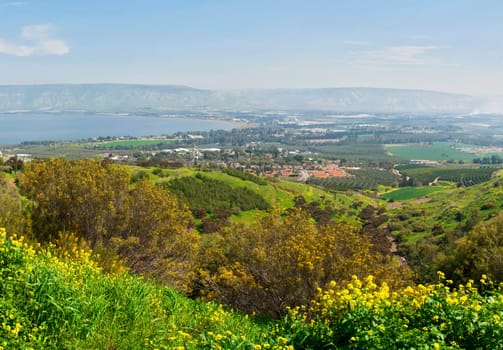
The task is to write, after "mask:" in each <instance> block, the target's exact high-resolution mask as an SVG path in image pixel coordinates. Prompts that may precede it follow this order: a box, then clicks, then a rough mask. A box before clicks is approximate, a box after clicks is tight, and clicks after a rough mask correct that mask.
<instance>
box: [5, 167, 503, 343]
mask: <svg viewBox="0 0 503 350" xmlns="http://www.w3.org/2000/svg"><path fill="white" fill-rule="evenodd" d="M423 169H424V167H422V168H418V167H411V166H409V167H405V168H403V169H402V171H404V172H405V171H411V172H414V171H416V172H417V174H418V176H425V177H426V176H427V175H428V176H430V175H431V174H430V173H428V172H427V171H426V170H423ZM455 169H457V170H458V172H460V173H461V174H463V176H468V175H470V176H475V174H476V172H474V171H481V170H484V171H485V170H487V169H475V168H471V167H467V168H465V167H456V168H454V167H448V168H446V167H439V168H427V170H428V171H430V172H431V171H440V172H442V171H443V172H444V174H455V173H456V172H455V171H454V170H455ZM465 170H466V171H467V172H466V173H465V172H463V171H465ZM490 170H491V171H494V170H495V169H494V168H492V169H490ZM373 172H375V174H373V173H372V171H368V170H363V171H362V174H367V175H368V176H369V177H373V178H379V176H382V179H385V178H386V177H385V176H384V175H383V174H386V176H387V175H388V174H389V175H392V174H391V173H390V172H387V171H384V170H373ZM423 172H424V173H423ZM425 174H427V175H425ZM13 176H14V174H12V175H10V176H9V177H5V176H4V177H1V178H0V204H2V206H0V225H1V227H8V229H9V231H10V232H16V233H21V234H24V235H26V236H27V237H28V239H29V241H30V243H25V242H24V241H23V240H22V239H20V238H16V237H15V236H7V235H6V234H5V232H4V230H3V229H2V230H0V231H1V232H0V236H1V239H0V261H2V264H0V347H3V348H5V349H11V348H12V349H17V348H28V347H33V348H49V349H51V348H54V349H56V348H75V347H78V348H97V349H101V348H104V349H110V348H114V349H123V348H126V349H127V348H131V349H136V348H176V347H180V349H181V347H184V348H187V349H200V348H207V349H212V348H222V349H235V348H243V349H259V348H260V349H264V348H276V349H292V348H297V349H317V348H326V349H338V348H365V347H368V348H410V347H412V346H415V347H419V348H432V347H433V348H439V349H440V348H446V349H447V348H456V347H462V348H463V347H464V348H476V347H477V346H480V347H482V348H501V347H503V343H501V340H500V339H502V337H501V335H502V334H501V332H502V330H503V323H502V322H503V321H502V319H501V316H503V303H502V301H503V297H502V296H501V295H502V289H501V287H500V286H499V285H498V284H499V283H500V282H503V274H502V271H503V269H502V266H503V261H502V260H501V258H500V257H501V256H502V255H503V252H502V247H503V234H502V232H503V214H501V208H503V180H502V177H501V174H498V175H494V174H492V175H491V178H490V179H489V180H488V181H486V182H483V183H480V184H477V185H473V186H471V187H457V186H456V185H455V184H452V183H446V182H440V183H437V184H436V185H435V186H428V187H407V188H402V189H399V190H397V191H392V192H388V193H386V194H384V195H383V196H384V198H385V199H387V201H383V200H381V199H380V198H379V197H378V196H377V193H376V192H372V191H369V190H367V191H362V192H360V193H358V192H353V191H345V192H338V191H335V190H333V191H332V192H329V191H326V190H323V189H322V188H317V187H312V186H309V185H306V184H301V183H294V182H288V181H283V180H280V179H263V178H259V177H256V176H254V175H251V174H247V173H244V172H239V171H236V170H230V171H218V170H208V169H206V170H202V169H189V168H180V169H167V168H141V167H125V166H117V165H113V164H110V163H109V162H106V161H104V162H98V161H91V160H83V161H68V160H62V159H51V160H48V161H34V162H28V163H26V164H25V166H24V170H22V172H19V173H18V174H16V177H13ZM393 176H394V175H393ZM355 177H356V176H355ZM473 178H474V177H473ZM390 179H391V178H390ZM394 180H395V181H396V177H394ZM381 182H385V181H384V180H382V181H381ZM16 184H18V186H19V188H18V187H17V186H16ZM388 186H389V185H388ZM376 187H379V188H380V189H382V187H383V185H379V186H376ZM388 189H389V187H388ZM18 191H20V192H18ZM20 193H21V194H22V195H23V196H24V197H21V195H20ZM391 199H392V200H393V201H391ZM185 204H187V205H185ZM188 206H190V209H191V210H192V213H191V212H190V211H189V210H188V209H189V208H188ZM195 227H197V228H202V229H201V231H202V232H204V233H205V234H199V233H198V232H197V231H196V230H195ZM392 240H394V241H393V242H391V241H392ZM397 248H398V250H397ZM393 253H394V254H398V255H399V257H398V258H397V257H395V256H393ZM402 256H403V257H405V259H406V262H407V264H404V263H403V262H404V260H403V259H402V258H401V257H402ZM437 270H441V271H444V272H445V277H446V278H447V279H450V280H453V282H451V281H448V280H445V279H444V277H443V275H440V277H441V280H440V282H439V281H438V274H437ZM140 276H143V277H140ZM471 280H474V281H476V282H472V281H471ZM414 281H415V282H416V283H425V282H426V283H427V284H425V285H418V286H414ZM459 283H461V284H462V286H459V285H458V284H459ZM407 286H409V287H407ZM171 288H176V290H177V291H178V292H176V291H175V290H174V289H171ZM178 293H186V295H189V296H190V297H191V298H193V300H188V299H186V298H185V297H184V296H182V295H181V294H178ZM216 302H217V303H221V304H223V305H227V306H230V307H233V308H234V309H235V310H239V311H240V312H245V313H247V314H248V315H249V316H243V315H242V314H239V313H235V312H233V311H230V310H229V309H225V307H222V306H220V304H216ZM252 314H256V315H259V316H261V317H262V318H260V319H255V318H253V317H250V315H252Z"/></svg>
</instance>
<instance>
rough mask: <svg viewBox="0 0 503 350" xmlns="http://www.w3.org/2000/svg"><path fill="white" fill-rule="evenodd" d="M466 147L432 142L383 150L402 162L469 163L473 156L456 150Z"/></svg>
mask: <svg viewBox="0 0 503 350" xmlns="http://www.w3.org/2000/svg"><path fill="white" fill-rule="evenodd" d="M466 146H468V145H463V144H455V143H452V142H434V143H431V144H430V143H428V144H419V143H410V144H399V145H385V146H384V147H385V149H386V150H387V151H388V152H390V153H391V154H392V156H394V157H396V158H398V159H402V160H413V159H417V160H433V161H435V160H436V161H448V160H452V161H460V160H462V161H464V162H471V161H472V160H473V158H475V157H476V155H475V154H472V153H468V152H462V151H459V150H457V149H456V148H458V147H466Z"/></svg>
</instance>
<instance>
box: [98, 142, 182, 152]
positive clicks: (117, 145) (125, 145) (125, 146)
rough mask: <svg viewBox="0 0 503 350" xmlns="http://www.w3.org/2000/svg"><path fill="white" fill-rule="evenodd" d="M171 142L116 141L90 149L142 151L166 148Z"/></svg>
mask: <svg viewBox="0 0 503 350" xmlns="http://www.w3.org/2000/svg"><path fill="white" fill-rule="evenodd" d="M172 142H173V140H168V139H155V140H153V139H145V140H143V139H142V140H118V141H108V142H103V143H99V144H93V145H92V147H93V148H95V149H110V150H119V149H121V150H129V149H142V148H147V149H149V147H151V146H158V147H162V146H168V145H170V144H171V143H172Z"/></svg>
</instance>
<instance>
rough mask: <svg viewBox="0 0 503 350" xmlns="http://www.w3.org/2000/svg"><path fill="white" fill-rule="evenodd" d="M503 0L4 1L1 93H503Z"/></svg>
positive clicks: (1, 0)
mask: <svg viewBox="0 0 503 350" xmlns="http://www.w3.org/2000/svg"><path fill="white" fill-rule="evenodd" d="M502 14H503V1H499V0H493V1H488V0H478V1H476V0H472V1H468V0H435V1H433V0H414V1H413V0H410V1H408V0H400V1H395V0H381V1H379V0H375V1H371V0H367V1H365V0H331V1H321V0H305V1H296V0H288V1H287V0H268V1H265V0H248V1H244V0H243V1H239V0H213V1H210V0H199V1H197V0H179V1H171V0H136V1H132V0H120V1H119V0H86V1H68V0H67V1H63V0H0V84H31V83H36V84H40V83H96V82H113V83H145V84H183V85H189V86H193V87H199V88H216V89H232V88H277V87H293V88H300V87H342V86H371V87H394V88H418V89H429V90H439V91H448V92H460V93H469V94H476V95H484V94H486V95H503V20H501V16H502Z"/></svg>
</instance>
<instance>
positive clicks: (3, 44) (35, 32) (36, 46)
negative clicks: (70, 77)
mask: <svg viewBox="0 0 503 350" xmlns="http://www.w3.org/2000/svg"><path fill="white" fill-rule="evenodd" d="M53 32H54V27H53V26H52V25H50V24H38V25H31V26H25V27H23V28H21V35H20V36H21V42H20V43H16V42H9V41H6V40H4V39H2V38H0V53H3V54H5V55H12V56H33V55H65V54H67V53H68V52H70V48H69V47H68V45H67V44H66V42H65V41H64V40H62V39H58V38H55V37H54V36H53Z"/></svg>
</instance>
